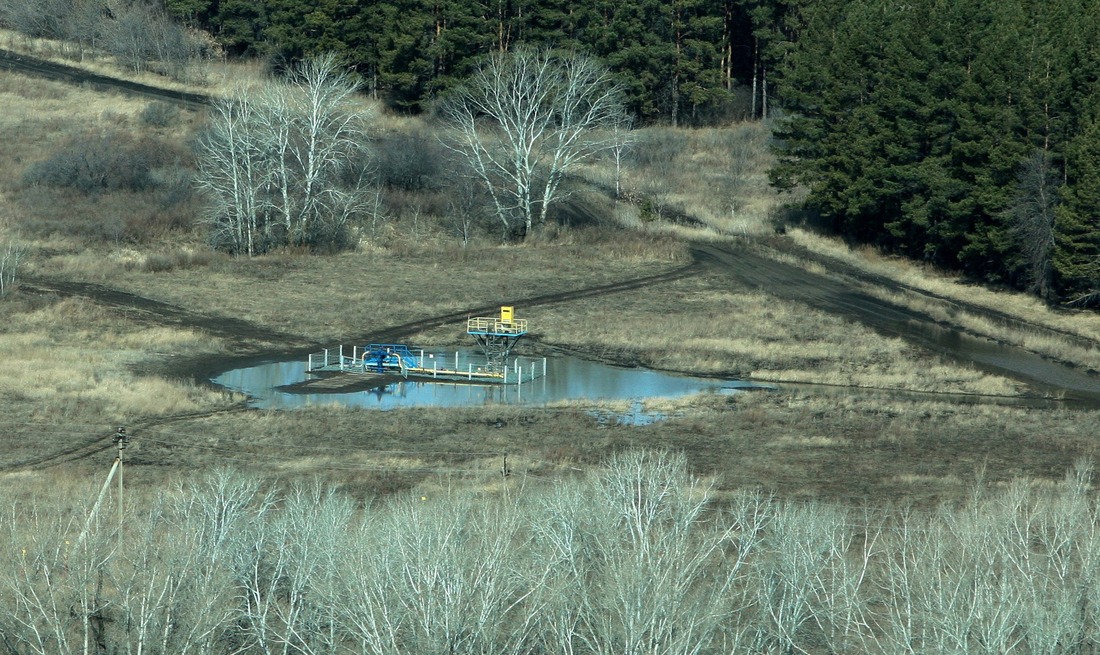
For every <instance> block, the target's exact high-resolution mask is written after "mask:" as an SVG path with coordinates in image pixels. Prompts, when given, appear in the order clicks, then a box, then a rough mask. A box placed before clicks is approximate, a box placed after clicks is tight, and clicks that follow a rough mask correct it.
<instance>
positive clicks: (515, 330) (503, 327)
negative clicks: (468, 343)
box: [466, 306, 527, 371]
mask: <svg viewBox="0 0 1100 655" xmlns="http://www.w3.org/2000/svg"><path fill="white" fill-rule="evenodd" d="M514 309H515V308H513V307H508V306H504V307H501V308H500V315H499V316H477V317H470V318H468V319H467V320H466V333H467V334H469V335H470V336H472V337H473V338H474V340H475V341H477V345H479V346H481V350H482V352H484V353H485V360H486V362H487V365H488V367H489V370H491V371H499V370H502V369H506V368H507V359H508V355H510V354H511V352H512V349H513V348H515V347H516V343H518V342H519V340H520V338H521V337H523V335H525V334H527V319H524V318H516V317H515V311H514Z"/></svg>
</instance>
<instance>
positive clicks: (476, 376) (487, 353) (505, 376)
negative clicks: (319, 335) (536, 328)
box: [306, 306, 546, 384]
mask: <svg viewBox="0 0 1100 655" xmlns="http://www.w3.org/2000/svg"><path fill="white" fill-rule="evenodd" d="M466 333H467V334H469V335H470V336H472V337H473V338H474V341H475V342H476V344H477V345H478V347H479V349H480V356H477V357H470V356H465V357H463V356H462V354H461V353H460V352H458V351H455V352H454V353H453V358H452V357H451V354H450V353H436V352H428V351H426V350H424V349H414V348H411V347H410V346H408V345H407V344H399V343H372V344H368V345H365V346H347V345H341V346H339V347H338V348H326V349H325V350H323V351H321V352H317V353H311V354H310V355H309V362H308V365H307V367H306V370H307V371H308V372H309V373H313V374H324V373H362V374H374V375H380V376H386V375H388V376H401V377H402V378H405V379H415V380H422V381H432V380H438V381H452V382H463V381H465V382H482V383H491V384H522V383H523V382H528V381H531V380H535V379H537V378H540V377H543V376H545V375H546V358H542V359H540V360H531V359H528V360H521V359H520V358H518V357H513V356H512V351H513V349H514V348H515V346H516V344H517V343H518V342H519V340H520V339H521V338H522V337H523V336H524V335H525V334H527V320H526V319H519V318H516V317H515V313H514V308H513V307H508V306H504V307H501V308H500V314H499V315H498V316H477V317H469V318H468V319H467V321H466Z"/></svg>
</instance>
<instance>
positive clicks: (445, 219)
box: [19, 102, 687, 246]
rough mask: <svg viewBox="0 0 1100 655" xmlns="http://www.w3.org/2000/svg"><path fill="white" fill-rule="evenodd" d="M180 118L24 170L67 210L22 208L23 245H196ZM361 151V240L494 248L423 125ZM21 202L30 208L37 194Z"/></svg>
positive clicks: (659, 137)
mask: <svg viewBox="0 0 1100 655" xmlns="http://www.w3.org/2000/svg"><path fill="white" fill-rule="evenodd" d="M182 113H183V112H181V110H179V109H177V108H175V107H172V106H171V105H167V104H165V103H160V102H154V103H152V104H150V105H149V106H148V108H147V110H146V111H145V112H143V113H142V114H141V116H140V117H139V120H140V125H139V127H140V128H141V130H140V131H141V132H142V134H141V135H140V136H139V135H137V132H138V131H139V130H136V129H128V128H126V127H116V128H105V129H100V130H94V131H87V132H80V133H77V134H74V135H73V136H71V137H68V138H66V139H64V140H62V142H61V143H60V144H59V145H58V146H56V147H55V148H54V150H53V151H52V152H49V153H44V154H43V156H42V157H41V158H40V159H38V160H36V161H32V162H30V163H28V164H27V165H26V168H25V169H24V170H23V171H22V174H21V176H20V178H19V179H20V181H21V184H22V186H23V188H24V190H26V189H29V188H35V187H37V188H41V189H42V191H43V192H47V193H50V194H51V195H54V196H56V194H62V196H64V199H65V203H66V206H67V207H69V208H71V209H73V210H72V211H63V212H62V211H50V212H48V213H47V212H45V211H42V210H43V209H44V208H46V207H54V208H56V207H55V205H56V203H55V202H49V203H41V204H39V205H38V206H37V207H36V206H30V205H29V206H26V207H24V209H25V212H24V216H25V219H26V220H24V221H21V224H20V228H21V232H22V234H23V237H24V240H34V239H37V238H45V237H48V236H49V235H51V234H65V235H68V236H75V237H78V238H82V239H87V240H89V241H90V242H92V243H94V242H102V243H111V244H119V243H124V244H136V245H140V244H148V243H153V242H157V241H162V240H164V239H166V238H179V237H185V238H186V237H187V236H188V235H192V234H196V235H199V236H202V231H203V225H201V223H200V220H199V219H200V217H201V216H202V214H203V209H204V204H205V202H206V199H205V198H204V197H203V196H202V194H201V193H200V192H199V190H198V189H196V187H195V181H194V180H195V173H196V161H195V151H194V149H193V145H194V136H195V135H193V134H192V135H189V136H187V137H184V138H180V137H179V136H177V135H176V134H174V133H170V132H168V131H167V130H166V129H165V128H168V127H171V126H173V125H176V124H178V122H179V121H180V116H181V114H182ZM675 136H676V132H675V131H673V130H667V129H654V130H651V131H647V130H643V131H641V132H640V133H639V138H638V140H637V141H636V142H635V143H633V144H631V148H630V151H629V152H628V157H627V158H626V160H625V162H626V163H627V165H628V166H636V167H637V168H638V169H639V170H641V169H647V168H649V167H660V166H663V165H664V164H665V163H667V162H671V161H672V160H673V159H674V158H675V157H676V156H677V155H678V154H679V153H680V152H681V151H682V150H683V148H684V147H685V143H686V141H685V139H686V138H687V135H680V138H679V139H676V138H675ZM364 145H365V146H366V148H365V149H364V153H363V156H364V158H365V160H364V161H361V162H358V164H357V167H356V170H357V171H360V172H361V171H368V172H369V175H370V182H371V193H370V197H369V202H367V203H365V204H364V205H363V206H362V207H360V208H359V209H360V211H359V214H358V217H357V218H358V222H357V223H356V224H355V226H354V227H355V232H356V234H358V235H359V236H360V237H361V238H362V239H363V240H365V241H369V242H375V243H376V244H377V245H380V246H385V245H387V244H392V243H394V242H395V241H397V242H404V241H408V240H420V241H423V240H426V239H427V240H433V239H434V240H439V241H441V242H443V243H448V242H450V243H464V244H470V243H476V242H479V241H483V242H486V243H499V242H500V237H501V235H500V232H499V230H498V229H497V226H496V225H495V224H494V222H493V221H492V220H491V218H490V217H488V216H487V215H486V214H485V213H484V211H483V210H485V209H486V208H487V206H488V205H487V201H486V199H485V198H484V197H483V195H482V192H481V189H480V188H479V187H478V186H477V185H476V184H475V183H474V181H473V180H471V179H470V178H469V177H468V176H465V175H463V170H464V167H465V164H463V163H462V162H460V161H458V160H457V158H456V157H455V156H454V154H453V153H452V152H451V151H449V150H448V149H447V148H445V147H444V145H443V144H442V143H441V142H440V140H439V138H438V135H437V133H436V132H435V131H434V130H433V129H432V127H431V125H430V124H429V123H427V122H415V123H413V124H411V125H410V126H407V127H402V128H399V129H390V130H386V131H380V132H379V133H377V134H374V135H372V136H371V137H370V139H369V141H368V142H367V143H365V144H364ZM635 154H636V157H635ZM657 177H659V176H655V175H649V174H648V173H647V174H646V175H645V180H646V182H645V185H646V189H645V193H646V194H647V195H651V196H654V197H657V196H658V195H659V194H660V193H662V192H663V191H662V190H660V189H657V188H656V186H655V180H656V179H657ZM651 178H652V179H651ZM651 187H652V188H651ZM110 196H113V197H122V198H127V197H128V198H129V199H130V200H129V202H131V203H132V206H133V211H131V212H118V211H114V210H113V209H111V208H113V207H115V205H113V204H109V203H106V202H103V201H104V200H105V199H106V198H107V197H110ZM25 197H27V198H29V199H30V200H32V201H33V199H34V198H36V197H37V195H33V194H32V195H28V196H25ZM660 207H662V208H664V207H665V203H661V204H660ZM347 238H348V235H346V234H343V235H340V238H338V239H334V241H333V243H332V244H331V245H349V244H348V242H347Z"/></svg>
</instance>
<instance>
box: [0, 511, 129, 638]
mask: <svg viewBox="0 0 1100 655" xmlns="http://www.w3.org/2000/svg"><path fill="white" fill-rule="evenodd" d="M78 507H79V508H80V509H81V510H86V509H87V508H86V507H84V506H78ZM84 519H85V516H84V514H83V513H82V512H71V511H68V508H65V507H63V506H60V505H58V504H54V505H53V506H43V505H39V504H35V505H33V506H31V507H30V508H29V509H26V510H24V509H21V508H19V507H13V508H12V509H11V513H10V514H9V515H8V516H6V517H5V518H4V520H3V521H0V530H2V531H3V532H2V538H3V542H4V544H5V546H7V547H8V548H7V549H6V550H8V552H9V553H11V558H12V560H11V561H8V562H6V564H5V570H4V572H3V575H0V590H2V592H3V593H2V594H0V597H2V598H3V599H4V605H5V607H4V612H3V619H0V635H2V637H3V640H4V641H5V642H6V644H7V646H8V647H9V648H10V649H12V650H13V651H14V652H26V653H37V654H39V655H51V654H52V655H76V654H77V653H80V654H84V655H90V654H91V653H94V652H99V651H100V650H102V649H103V647H104V645H105V634H104V630H105V626H106V615H105V612H106V611H107V607H108V605H109V601H108V600H107V598H106V596H105V590H104V580H105V565H106V563H107V562H108V561H109V560H110V559H111V557H112V555H113V553H114V548H115V545H116V543H117V542H116V540H115V538H114V529H113V526H115V525H116V524H115V523H113V522H111V523H110V524H109V525H108V523H106V522H104V521H103V520H101V519H102V517H100V516H93V517H92V520H91V521H88V522H87V523H86V524H85V520H84ZM82 526H83V527H85V531H84V533H83V535H84V538H83V539H81V540H80V541H79V542H78V541H77V539H76V533H77V532H78V531H79V529H80V528H81V527H82Z"/></svg>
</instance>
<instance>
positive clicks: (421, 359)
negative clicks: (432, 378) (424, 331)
mask: <svg viewBox="0 0 1100 655" xmlns="http://www.w3.org/2000/svg"><path fill="white" fill-rule="evenodd" d="M420 368H424V349H423V348H421V349H420Z"/></svg>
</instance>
